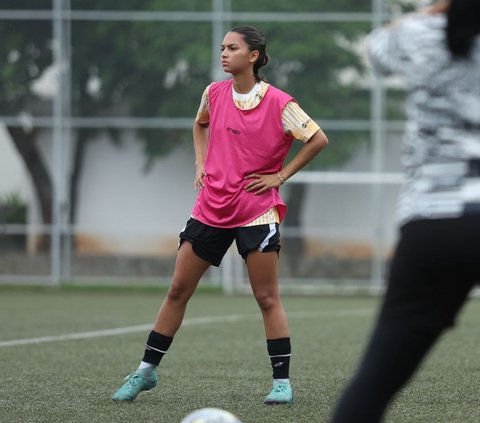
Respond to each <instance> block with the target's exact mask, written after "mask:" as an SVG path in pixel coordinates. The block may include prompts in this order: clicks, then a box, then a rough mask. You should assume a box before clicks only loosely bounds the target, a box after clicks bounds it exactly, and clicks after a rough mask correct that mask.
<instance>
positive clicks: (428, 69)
mask: <svg viewBox="0 0 480 423" xmlns="http://www.w3.org/2000/svg"><path fill="white" fill-rule="evenodd" d="M479 34H480V2H479V1H478V0H452V1H451V2H450V4H448V3H446V2H439V3H436V4H435V5H434V6H432V7H431V8H429V9H427V10H425V11H423V12H421V13H417V14H414V15H410V16H408V17H407V18H405V19H402V20H401V21H398V22H395V23H393V24H391V25H389V26H387V27H384V28H381V29H378V30H376V31H375V32H374V33H373V34H372V35H371V36H370V40H369V44H368V46H369V53H370V58H371V61H372V62H373V65H374V67H375V68H376V69H377V70H378V71H380V72H381V73H384V74H388V73H397V74H402V75H403V76H405V77H406V79H407V81H408V85H409V91H410V92H409V98H408V103H407V128H406V134H405V146H406V148H405V154H404V164H405V166H406V171H407V172H406V176H407V181H406V184H405V187H404V189H403V192H402V194H401V196H400V201H399V206H398V219H399V223H400V226H401V233H400V239H399V242H398V245H397V247H396V251H395V254H394V257H393V260H392V264H391V268H390V275H389V284H388V288H387V292H386V295H385V298H384V300H383V304H382V307H381V310H380V313H379V316H378V319H377V324H376V327H375V329H374V331H373V334H372V336H371V339H370V341H369V344H368V346H367V349H366V352H365V354H364V357H363V360H362V361H361V364H360V366H359V368H358V370H357V372H356V375H355V376H354V377H353V379H352V381H351V382H350V384H349V386H348V387H347V389H346V390H345V392H344V393H343V395H342V396H341V398H340V400H339V402H338V405H337V407H336V410H335V412H334V414H333V418H332V421H333V422H334V423H341V422H360V423H361V422H369V423H372V422H378V421H380V420H381V419H382V416H383V415H384V413H385V410H386V408H387V406H388V404H389V403H390V401H391V400H392V398H393V397H394V395H395V394H396V393H397V392H398V391H399V390H400V389H401V388H402V386H404V385H405V383H406V382H407V381H408V379H409V378H410V377H411V376H412V375H413V373H414V372H415V370H416V369H417V366H418V365H419V364H420V362H421V361H422V359H423V357H424V356H425V355H426V354H427V353H428V351H429V350H430V348H431V347H432V346H433V345H434V343H435V342H436V341H437V340H438V339H439V337H440V335H441V334H442V333H443V332H444V331H445V330H446V329H447V328H449V327H451V326H453V324H454V321H455V318H456V316H457V314H458V312H459V310H460V309H461V307H462V306H463V304H464V303H465V301H466V299H467V296H468V294H469V292H470V291H471V289H472V288H473V287H474V285H475V283H477V282H479V281H480V255H479V254H480V236H479V234H480V39H479Z"/></svg>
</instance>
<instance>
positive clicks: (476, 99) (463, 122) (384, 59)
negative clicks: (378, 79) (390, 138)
mask: <svg viewBox="0 0 480 423" xmlns="http://www.w3.org/2000/svg"><path fill="white" fill-rule="evenodd" d="M445 28H446V17H445V15H427V14H421V13H419V14H414V15H410V16H408V17H405V18H404V19H403V20H400V21H398V22H396V23H394V24H392V25H391V26H387V27H383V28H379V29H377V30H375V31H373V32H372V34H371V35H370V36H369V39H368V43H367V46H368V54H369V58H370V60H371V62H372V64H373V66H374V68H375V69H376V70H377V71H378V72H379V73H381V74H383V75H389V74H396V75H401V76H403V77H404V78H405V80H406V82H407V86H408V99H407V125H406V131H405V135H404V151H403V158H402V161H403V165H404V167H405V171H406V182H405V185H404V187H403V189H402V192H401V194H400V198H399V204H398V208H397V220H398V222H399V224H400V225H402V224H405V223H406V222H408V221H410V220H414V219H425V218H427V219H429V218H449V217H459V216H462V215H465V214H480V38H477V39H476V40H475V42H474V45H473V49H472V52H471V55H470V58H469V59H462V60H460V59H456V60H454V59H453V58H452V56H451V54H450V52H449V50H448V48H447V45H446V41H445V39H446V36H445Z"/></svg>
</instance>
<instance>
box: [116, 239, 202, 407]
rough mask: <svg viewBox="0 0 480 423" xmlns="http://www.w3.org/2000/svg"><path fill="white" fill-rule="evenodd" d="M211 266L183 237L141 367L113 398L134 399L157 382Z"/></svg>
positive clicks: (118, 399) (128, 378) (119, 399)
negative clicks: (164, 359) (158, 369)
mask: <svg viewBox="0 0 480 423" xmlns="http://www.w3.org/2000/svg"><path fill="white" fill-rule="evenodd" d="M209 266H210V263H209V262H207V261H206V260H203V259H202V258H200V257H198V256H197V255H196V254H195V253H194V251H193V249H192V244H191V243H190V242H188V241H183V243H182V245H181V246H180V248H179V251H178V254H177V261H176V263H175V271H174V274H173V278H172V283H171V285H170V288H169V290H168V292H167V296H166V298H165V300H164V301H163V304H162V306H161V307H160V310H159V311H158V314H157V318H156V320H155V323H154V326H153V330H152V331H151V332H150V334H149V335H148V339H147V343H146V345H145V353H144V356H143V359H142V362H141V364H140V367H139V368H138V369H137V371H136V372H134V373H132V374H131V375H130V376H128V377H127V380H126V382H125V383H124V384H123V385H122V386H121V387H120V389H118V390H117V391H116V392H115V393H114V394H113V396H112V399H114V400H117V401H132V400H134V399H135V398H136V397H137V395H138V394H139V393H140V392H142V391H148V390H150V389H152V388H154V387H155V386H156V385H157V374H156V372H155V368H156V366H158V365H159V363H160V360H161V359H162V357H163V356H164V355H165V354H166V352H167V350H168V348H169V347H170V344H171V343H172V340H173V336H174V335H175V333H176V332H177V330H178V328H179V327H180V325H181V324H182V321H183V317H184V315H185V309H186V307H187V303H188V300H189V299H190V298H191V296H192V294H193V293H194V292H195V289H196V287H197V285H198V282H199V280H200V278H201V277H202V275H203V274H204V273H205V271H206V270H207V269H208V267H209Z"/></svg>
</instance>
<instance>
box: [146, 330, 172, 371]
mask: <svg viewBox="0 0 480 423" xmlns="http://www.w3.org/2000/svg"><path fill="white" fill-rule="evenodd" d="M172 341H173V338H172V337H171V336H165V335H162V334H160V333H158V332H155V331H153V330H152V331H151V332H150V334H149V335H148V339H147V343H146V344H145V353H144V355H143V359H142V361H145V362H146V363H150V364H153V365H154V366H158V365H159V364H160V360H161V359H162V357H163V356H164V355H165V354H166V353H167V350H168V347H170V344H171V343H172Z"/></svg>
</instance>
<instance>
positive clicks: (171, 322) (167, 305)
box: [153, 241, 210, 337]
mask: <svg viewBox="0 0 480 423" xmlns="http://www.w3.org/2000/svg"><path fill="white" fill-rule="evenodd" d="M209 266H210V263H209V262H207V261H205V260H203V259H202V258H200V257H198V256H197V255H196V254H195V253H194V251H193V249H192V244H190V242H188V241H184V242H183V243H182V245H181V247H180V249H179V251H178V255H177V261H176V263H175V271H174V273H173V278H172V283H171V285H170V288H169V290H168V292H167V296H166V298H165V300H164V301H163V304H162V306H161V307H160V310H159V311H158V314H157V318H156V320H155V324H154V326H153V330H154V331H155V332H157V333H161V334H163V335H165V336H170V337H173V336H174V335H175V333H176V332H177V330H178V328H179V327H180V325H181V324H182V321H183V317H184V315H185V309H186V307H187V303H188V300H189V299H190V298H191V296H192V295H193V293H194V292H195V289H196V288H197V285H198V282H199V281H200V278H201V277H202V276H203V274H204V273H205V271H206V270H207V269H208V267H209Z"/></svg>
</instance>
